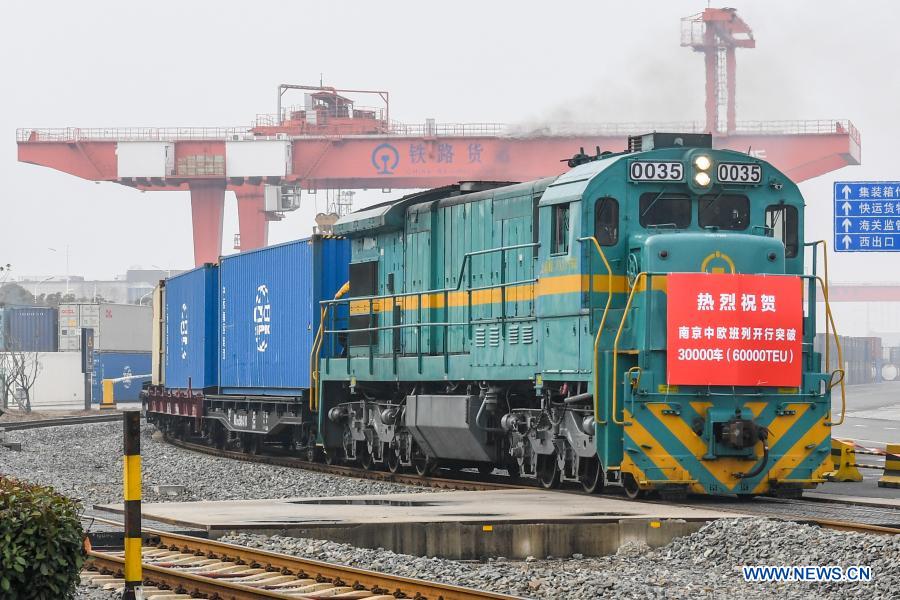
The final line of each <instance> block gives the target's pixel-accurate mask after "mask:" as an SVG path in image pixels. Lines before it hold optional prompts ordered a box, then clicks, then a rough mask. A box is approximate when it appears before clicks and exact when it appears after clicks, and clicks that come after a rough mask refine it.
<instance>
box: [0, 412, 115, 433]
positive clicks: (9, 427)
mask: <svg viewBox="0 0 900 600" xmlns="http://www.w3.org/2000/svg"><path fill="white" fill-rule="evenodd" d="M121 420H122V413H120V412H112V413H104V414H99V415H84V416H80V417H58V418H55V419H35V420H34V421H0V429H3V430H4V431H22V430H25V429H41V428H42V427H59V426H61V425H89V424H93V423H107V422H111V421H121Z"/></svg>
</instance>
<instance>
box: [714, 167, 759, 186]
mask: <svg viewBox="0 0 900 600" xmlns="http://www.w3.org/2000/svg"><path fill="white" fill-rule="evenodd" d="M716 178H717V179H718V180H719V182H720V183H759V182H760V181H762V167H760V166H759V165H754V164H750V163H719V164H718V165H716Z"/></svg>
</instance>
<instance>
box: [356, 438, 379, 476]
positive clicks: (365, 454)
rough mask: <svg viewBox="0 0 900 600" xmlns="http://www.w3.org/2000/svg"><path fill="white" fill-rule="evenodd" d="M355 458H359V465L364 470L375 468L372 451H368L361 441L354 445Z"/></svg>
mask: <svg viewBox="0 0 900 600" xmlns="http://www.w3.org/2000/svg"><path fill="white" fill-rule="evenodd" d="M356 458H357V460H359V464H360V466H361V467H362V468H363V469H365V470H366V471H372V470H374V469H375V461H374V460H373V459H372V453H371V452H369V448H368V446H366V444H365V442H362V443H360V444H358V445H357V446H356Z"/></svg>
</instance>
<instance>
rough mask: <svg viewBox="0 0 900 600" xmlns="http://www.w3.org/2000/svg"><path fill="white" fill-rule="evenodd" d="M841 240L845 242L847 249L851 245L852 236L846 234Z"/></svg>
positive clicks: (845, 248)
mask: <svg viewBox="0 0 900 600" xmlns="http://www.w3.org/2000/svg"><path fill="white" fill-rule="evenodd" d="M841 241H842V242H844V250H847V249H848V248H849V247H850V236H849V235H846V234H845V235H844V239H842V240H841Z"/></svg>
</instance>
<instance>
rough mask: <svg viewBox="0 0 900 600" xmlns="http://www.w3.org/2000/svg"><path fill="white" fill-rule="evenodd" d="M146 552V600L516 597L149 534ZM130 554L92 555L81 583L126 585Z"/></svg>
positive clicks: (457, 599)
mask: <svg viewBox="0 0 900 600" xmlns="http://www.w3.org/2000/svg"><path fill="white" fill-rule="evenodd" d="M143 533H144V539H145V546H144V548H143V552H142V564H143V576H144V585H145V586H146V591H145V594H144V597H145V598H148V599H152V598H153V596H154V595H155V594H160V595H163V594H165V595H166V597H167V598H169V597H173V596H169V595H170V594H173V593H174V594H183V596H174V597H175V598H178V597H183V598H197V597H207V598H215V599H218V600H258V599H263V598H308V599H317V598H330V599H351V598H352V599H359V600H396V599H398V598H410V599H416V600H485V599H511V598H515V597H514V596H507V595H504V594H497V593H494V592H486V591H480V590H475V589H471V588H465V587H461V586H455V585H450V584H444V583H436V582H431V581H424V580H421V579H412V578H408V577H398V576H396V575H391V574H388V573H378V572H376V571H368V570H365V569H357V568H354V567H347V566H343V565H335V564H330V563H326V562H321V561H316V560H310V559H304V558H298V557H295V556H290V555H286V554H278V553H275V552H268V551H265V550H258V549H255V548H247V547H245V546H238V545H234V544H227V543H224V542H218V541H211V540H206V539H202V538H196V537H191V536H185V535H180V534H176V533H168V532H164V531H156V530H152V529H145V530H144V531H143ZM124 566H125V557H124V553H123V552H120V551H106V552H101V551H97V550H90V551H89V552H88V558H87V561H86V563H85V570H84V571H82V581H83V582H86V583H91V584H92V585H97V586H110V587H113V588H118V587H122V586H124V579H123V578H122V576H123V572H124Z"/></svg>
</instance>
